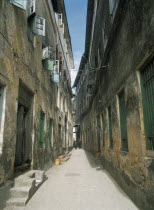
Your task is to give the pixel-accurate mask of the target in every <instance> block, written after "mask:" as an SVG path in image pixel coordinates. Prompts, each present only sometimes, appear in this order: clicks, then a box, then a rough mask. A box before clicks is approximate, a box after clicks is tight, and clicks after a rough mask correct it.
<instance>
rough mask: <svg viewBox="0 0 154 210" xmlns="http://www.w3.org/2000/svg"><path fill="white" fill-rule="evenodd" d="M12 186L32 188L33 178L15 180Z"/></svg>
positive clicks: (33, 184)
mask: <svg viewBox="0 0 154 210" xmlns="http://www.w3.org/2000/svg"><path fill="white" fill-rule="evenodd" d="M14 186H15V187H31V186H32V187H33V186H35V178H28V179H27V177H23V178H20V179H15V182H14Z"/></svg>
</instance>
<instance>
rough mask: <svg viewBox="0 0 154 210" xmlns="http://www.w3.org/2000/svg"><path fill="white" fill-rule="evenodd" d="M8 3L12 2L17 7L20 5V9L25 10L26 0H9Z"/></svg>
mask: <svg viewBox="0 0 154 210" xmlns="http://www.w3.org/2000/svg"><path fill="white" fill-rule="evenodd" d="M10 3H11V4H14V5H15V6H17V7H20V8H21V9H24V10H26V7H27V0H10Z"/></svg>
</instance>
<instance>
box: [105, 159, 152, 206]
mask: <svg viewBox="0 0 154 210" xmlns="http://www.w3.org/2000/svg"><path fill="white" fill-rule="evenodd" d="M101 163H102V165H103V167H104V168H105V169H106V170H107V171H108V172H109V173H110V175H111V176H112V177H113V178H114V179H115V180H116V182H117V183H118V184H119V185H120V187H121V188H122V189H123V191H124V192H125V193H126V194H127V195H128V196H129V197H130V198H131V200H132V201H133V202H134V203H135V204H136V205H137V206H138V207H139V208H140V209H142V210H153V209H154V190H145V189H141V188H140V187H139V186H137V185H136V184H135V183H133V182H132V181H131V180H130V179H129V177H128V176H127V175H126V174H125V173H123V172H120V171H118V170H117V169H116V168H115V167H114V166H113V164H112V162H109V161H107V160H106V159H105V158H104V157H101Z"/></svg>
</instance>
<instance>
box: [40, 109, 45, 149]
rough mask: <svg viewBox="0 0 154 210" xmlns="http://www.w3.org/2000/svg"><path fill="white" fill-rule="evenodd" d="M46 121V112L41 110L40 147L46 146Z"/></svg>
mask: <svg viewBox="0 0 154 210" xmlns="http://www.w3.org/2000/svg"><path fill="white" fill-rule="evenodd" d="M44 122H45V113H44V112H42V111H41V113H40V147H41V148H43V147H44Z"/></svg>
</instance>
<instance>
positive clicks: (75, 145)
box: [73, 141, 78, 149]
mask: <svg viewBox="0 0 154 210" xmlns="http://www.w3.org/2000/svg"><path fill="white" fill-rule="evenodd" d="M73 147H74V148H75V149H77V147H78V144H77V141H74V143H73Z"/></svg>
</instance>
